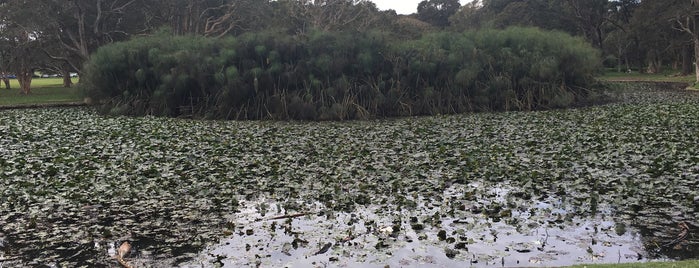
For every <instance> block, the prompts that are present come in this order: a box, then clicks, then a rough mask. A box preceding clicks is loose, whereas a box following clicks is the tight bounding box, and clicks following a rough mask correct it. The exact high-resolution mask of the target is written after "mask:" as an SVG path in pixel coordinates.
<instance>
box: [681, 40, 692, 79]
mask: <svg viewBox="0 0 699 268" xmlns="http://www.w3.org/2000/svg"><path fill="white" fill-rule="evenodd" d="M691 73H692V47H689V46H683V47H682V75H683V76H684V75H689V74H691Z"/></svg>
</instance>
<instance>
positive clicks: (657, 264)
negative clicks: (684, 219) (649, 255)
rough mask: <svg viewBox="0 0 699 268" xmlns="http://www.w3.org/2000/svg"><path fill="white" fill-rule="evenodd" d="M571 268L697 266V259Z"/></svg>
mask: <svg viewBox="0 0 699 268" xmlns="http://www.w3.org/2000/svg"><path fill="white" fill-rule="evenodd" d="M572 267H573V268H692V267H699V261H678V262H648V263H624V264H595V265H590V264H587V265H576V266H572Z"/></svg>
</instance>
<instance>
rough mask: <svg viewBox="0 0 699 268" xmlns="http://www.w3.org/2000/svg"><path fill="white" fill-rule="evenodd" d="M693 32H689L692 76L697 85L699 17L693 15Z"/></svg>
mask: <svg viewBox="0 0 699 268" xmlns="http://www.w3.org/2000/svg"><path fill="white" fill-rule="evenodd" d="M697 2H699V1H693V2H692V4H696V3H697ZM693 19H694V31H693V32H691V34H692V39H693V40H694V74H695V76H696V81H695V82H694V83H695V84H697V83H699V32H697V31H699V15H694V17H693Z"/></svg>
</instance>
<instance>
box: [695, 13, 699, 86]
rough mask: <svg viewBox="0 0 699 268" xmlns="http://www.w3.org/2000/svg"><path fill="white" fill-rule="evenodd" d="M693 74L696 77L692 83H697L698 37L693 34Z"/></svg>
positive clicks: (698, 78) (698, 61) (698, 81)
mask: <svg viewBox="0 0 699 268" xmlns="http://www.w3.org/2000/svg"><path fill="white" fill-rule="evenodd" d="M695 24H696V22H695ZM694 74H695V76H696V81H695V82H694V83H699V35H698V34H694Z"/></svg>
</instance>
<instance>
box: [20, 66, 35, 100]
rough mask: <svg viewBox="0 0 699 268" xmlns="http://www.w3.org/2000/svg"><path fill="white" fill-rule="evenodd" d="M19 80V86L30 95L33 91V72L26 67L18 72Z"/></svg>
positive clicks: (24, 92)
mask: <svg viewBox="0 0 699 268" xmlns="http://www.w3.org/2000/svg"><path fill="white" fill-rule="evenodd" d="M17 82H19V88H20V91H21V92H22V94H24V95H29V94H30V93H31V91H32V89H31V86H32V72H30V71H28V70H26V69H24V70H22V71H20V72H17Z"/></svg>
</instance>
